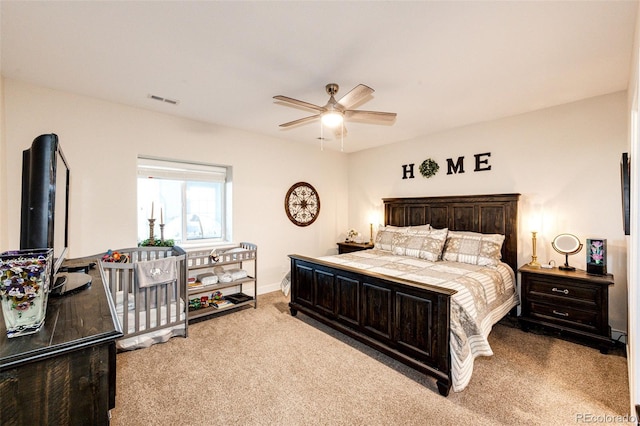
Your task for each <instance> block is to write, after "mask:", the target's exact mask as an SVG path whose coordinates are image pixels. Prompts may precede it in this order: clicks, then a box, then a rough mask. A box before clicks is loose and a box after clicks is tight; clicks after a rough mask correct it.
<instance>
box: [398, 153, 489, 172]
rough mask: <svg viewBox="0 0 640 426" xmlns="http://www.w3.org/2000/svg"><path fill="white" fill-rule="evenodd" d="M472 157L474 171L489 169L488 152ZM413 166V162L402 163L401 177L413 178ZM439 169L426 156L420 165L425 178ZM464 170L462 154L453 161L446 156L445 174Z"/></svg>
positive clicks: (433, 161) (436, 164)
mask: <svg viewBox="0 0 640 426" xmlns="http://www.w3.org/2000/svg"><path fill="white" fill-rule="evenodd" d="M473 157H474V159H475V168H474V169H473V171H474V172H484V171H488V170H491V165H490V164H489V157H491V153H490V152H483V153H481V154H475V155H474V156H473ZM414 166H415V163H411V164H403V165H402V179H414V178H415V175H414V171H413V170H414ZM439 169H440V166H439V165H438V163H436V162H435V160H433V159H431V158H427V159H426V160H424V161H423V162H422V163H421V165H420V174H422V176H424V177H425V178H430V177H432V176H434V175H435V174H436V173H437V172H438V170H439ZM464 172H465V170H464V156H460V157H458V158H457V159H456V160H455V161H454V160H453V158H447V175H453V174H462V173H464Z"/></svg>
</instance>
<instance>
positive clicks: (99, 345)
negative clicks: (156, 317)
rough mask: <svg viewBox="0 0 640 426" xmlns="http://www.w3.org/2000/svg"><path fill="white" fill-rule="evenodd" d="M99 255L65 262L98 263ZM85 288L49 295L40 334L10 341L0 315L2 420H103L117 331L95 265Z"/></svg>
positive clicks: (111, 397)
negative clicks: (71, 292) (64, 293)
mask: <svg viewBox="0 0 640 426" xmlns="http://www.w3.org/2000/svg"><path fill="white" fill-rule="evenodd" d="M97 258H98V256H94V257H88V258H84V259H74V260H71V261H67V262H66V263H65V266H76V265H84V264H88V263H89V262H95V261H96V259H97ZM89 274H90V275H91V276H92V284H91V286H90V287H89V288H86V289H84V290H81V291H79V292H78V293H75V294H69V295H65V296H62V297H53V296H50V297H49V302H48V306H47V314H46V319H45V323H44V325H43V327H42V329H40V331H39V332H37V333H34V334H31V335H27V336H20V337H13V338H11V339H9V338H7V334H6V327H5V324H4V320H0V401H2V403H0V424H2V425H3V426H7V425H89V424H90V425H106V424H109V410H110V409H111V408H113V407H114V406H115V389H116V347H115V340H116V339H117V338H119V337H121V336H122V332H121V331H120V326H119V323H118V320H117V318H116V317H115V315H114V311H115V308H114V307H113V303H112V301H111V298H110V297H109V296H108V295H107V294H108V293H107V291H106V289H105V286H104V285H103V282H102V279H101V278H100V272H99V271H98V269H97V268H95V269H91V270H90V271H89Z"/></svg>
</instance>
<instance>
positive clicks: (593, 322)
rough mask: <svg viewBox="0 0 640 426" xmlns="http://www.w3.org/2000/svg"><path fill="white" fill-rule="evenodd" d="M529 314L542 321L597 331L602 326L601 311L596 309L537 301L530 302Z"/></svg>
mask: <svg viewBox="0 0 640 426" xmlns="http://www.w3.org/2000/svg"><path fill="white" fill-rule="evenodd" d="M528 307H529V315H530V316H531V317H532V318H537V319H540V320H542V321H548V322H551V323H554V324H558V325H564V326H569V327H571V328H574V329H582V330H584V331H588V332H591V333H593V332H596V331H598V330H600V328H601V324H600V322H601V318H600V315H599V312H597V311H595V310H587V311H585V310H582V309H574V308H572V307H569V306H561V305H550V304H546V303H540V302H535V301H529V302H528Z"/></svg>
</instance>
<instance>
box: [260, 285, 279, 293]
mask: <svg viewBox="0 0 640 426" xmlns="http://www.w3.org/2000/svg"><path fill="white" fill-rule="evenodd" d="M280 284H281V283H280V282H276V283H273V284H267V285H262V284H261V285H259V286H258V295H261V294H265V293H271V292H272V291H281V288H280Z"/></svg>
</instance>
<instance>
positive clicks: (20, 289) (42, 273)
mask: <svg viewBox="0 0 640 426" xmlns="http://www.w3.org/2000/svg"><path fill="white" fill-rule="evenodd" d="M52 256H53V250H52V249H40V250H15V251H8V252H4V253H2V254H0V298H1V299H2V301H1V303H2V315H3V317H4V323H5V325H6V328H7V337H17V336H24V335H28V334H32V333H35V332H37V331H39V330H40V328H41V327H42V325H43V324H44V319H45V316H46V313H47V300H48V297H49V281H50V278H51V268H52V265H51V264H52V260H53V259H52Z"/></svg>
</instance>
